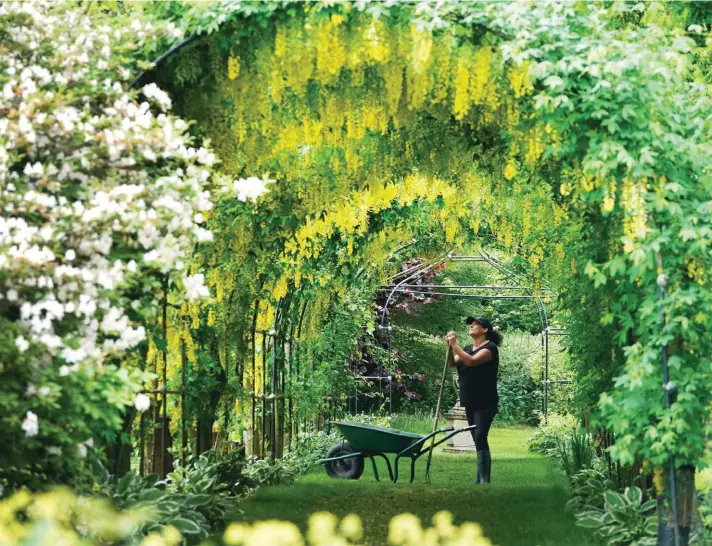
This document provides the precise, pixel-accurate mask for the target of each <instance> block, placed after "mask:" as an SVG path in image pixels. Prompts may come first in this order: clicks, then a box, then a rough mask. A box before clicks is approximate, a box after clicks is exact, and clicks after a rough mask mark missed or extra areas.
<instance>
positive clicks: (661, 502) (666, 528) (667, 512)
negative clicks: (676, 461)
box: [658, 466, 696, 546]
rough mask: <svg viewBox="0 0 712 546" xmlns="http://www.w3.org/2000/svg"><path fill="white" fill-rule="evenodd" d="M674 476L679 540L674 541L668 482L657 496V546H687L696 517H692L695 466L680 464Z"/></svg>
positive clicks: (670, 492)
mask: <svg viewBox="0 0 712 546" xmlns="http://www.w3.org/2000/svg"><path fill="white" fill-rule="evenodd" d="M666 474H667V473H666ZM675 476H676V480H677V522H678V526H679V536H680V541H679V543H677V544H676V543H675V513H674V510H673V503H672V491H671V488H670V486H669V483H668V484H667V487H666V488H665V492H664V493H663V494H662V495H659V496H658V546H688V544H689V542H690V532H691V531H692V526H693V522H694V521H695V519H696V518H695V517H694V516H695V510H696V498H695V497H696V495H695V467H694V466H682V467H680V468H678V469H677V471H676V474H675ZM666 477H668V476H666ZM668 478H669V477H668Z"/></svg>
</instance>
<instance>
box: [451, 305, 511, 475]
mask: <svg viewBox="0 0 712 546" xmlns="http://www.w3.org/2000/svg"><path fill="white" fill-rule="evenodd" d="M465 324H467V325H469V327H470V332H469V333H470V337H471V338H472V341H473V344H472V345H468V346H467V347H465V348H464V349H463V348H461V347H460V345H458V343H457V334H455V332H448V334H447V337H446V340H447V343H448V345H449V346H450V347H451V348H452V351H448V365H450V366H457V374H458V377H459V380H460V404H462V405H463V406H464V407H465V414H466V415H467V422H468V423H469V424H470V425H477V426H476V428H475V429H474V430H473V431H472V437H473V439H474V440H475V448H476V449H477V480H476V482H475V483H490V470H491V467H492V459H491V458H490V450H489V443H487V435H488V434H489V429H490V426H492V421H493V420H494V416H495V415H496V414H497V406H498V404H499V395H498V394H497V373H498V371H499V345H500V344H501V343H502V339H503V338H502V334H501V333H500V332H499V331H498V330H495V329H494V328H493V327H492V323H491V322H490V321H489V320H488V319H486V318H473V317H467V318H466V319H465Z"/></svg>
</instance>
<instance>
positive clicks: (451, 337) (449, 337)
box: [445, 331, 457, 347]
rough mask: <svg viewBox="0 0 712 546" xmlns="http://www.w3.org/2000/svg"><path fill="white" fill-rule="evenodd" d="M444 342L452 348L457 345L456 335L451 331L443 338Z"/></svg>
mask: <svg viewBox="0 0 712 546" xmlns="http://www.w3.org/2000/svg"><path fill="white" fill-rule="evenodd" d="M445 341H446V342H447V344H448V345H449V346H450V347H454V346H455V345H457V334H456V333H455V332H453V331H450V332H448V333H447V335H446V336H445Z"/></svg>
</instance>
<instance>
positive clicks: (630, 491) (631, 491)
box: [623, 487, 643, 506]
mask: <svg viewBox="0 0 712 546" xmlns="http://www.w3.org/2000/svg"><path fill="white" fill-rule="evenodd" d="M623 496H624V497H625V499H626V500H627V501H628V502H629V503H630V504H633V505H635V506H638V505H639V504H640V503H641V502H642V501H643V492H642V491H641V490H640V488H638V487H626V488H625V493H623Z"/></svg>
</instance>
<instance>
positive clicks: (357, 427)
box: [331, 421, 424, 455]
mask: <svg viewBox="0 0 712 546" xmlns="http://www.w3.org/2000/svg"><path fill="white" fill-rule="evenodd" d="M331 424H332V425H334V426H336V428H338V429H339V432H340V433H341V434H342V435H343V436H344V438H346V440H347V441H348V442H349V445H350V446H351V447H352V448H353V449H355V450H356V451H365V452H372V453H402V452H404V451H405V450H406V449H408V446H411V445H413V444H416V442H417V441H418V440H422V439H423V438H424V436H423V435H422V434H414V433H412V432H403V431H402V430H394V429H392V428H384V427H377V426H374V425H365V424H362V423H348V422H345V421H332V423H331ZM420 448H421V446H420V445H418V444H416V445H413V449H412V450H410V451H405V452H404V453H403V455H410V454H411V452H413V453H415V452H417V451H419V450H420Z"/></svg>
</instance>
